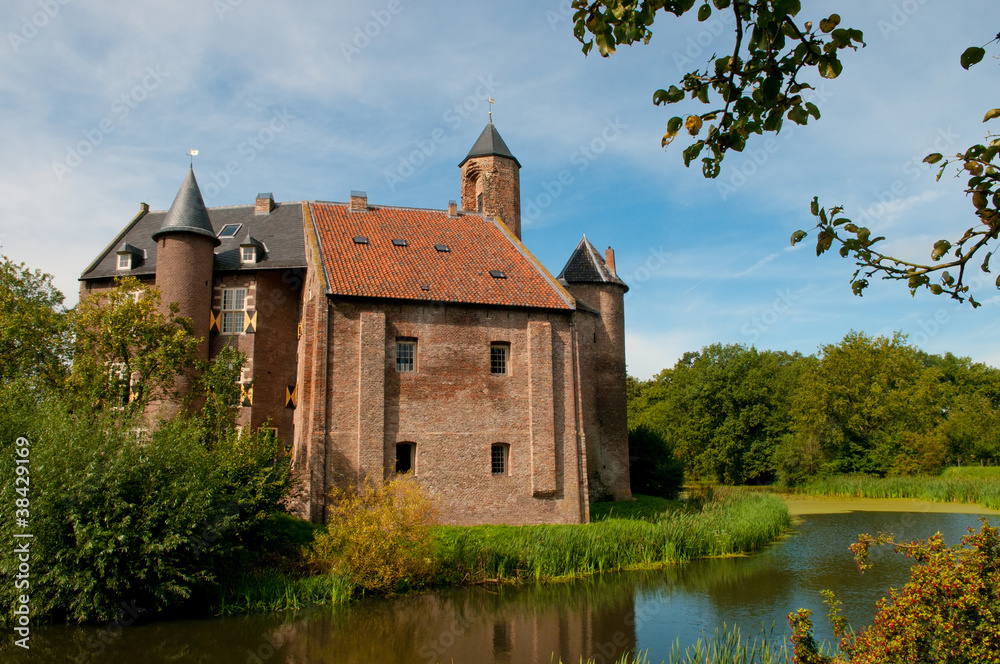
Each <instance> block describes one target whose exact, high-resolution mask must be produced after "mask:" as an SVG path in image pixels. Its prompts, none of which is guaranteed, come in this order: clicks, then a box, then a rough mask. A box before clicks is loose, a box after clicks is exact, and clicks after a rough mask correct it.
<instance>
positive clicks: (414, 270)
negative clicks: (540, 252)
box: [309, 202, 576, 311]
mask: <svg viewBox="0 0 1000 664" xmlns="http://www.w3.org/2000/svg"><path fill="white" fill-rule="evenodd" d="M309 205H310V211H311V213H312V217H313V220H314V223H315V224H316V231H317V235H318V237H319V241H320V250H321V253H322V257H323V265H324V267H325V268H326V273H327V275H328V283H329V292H330V294H332V295H343V296H353V297H373V298H391V299H399V300H424V301H432V302H456V303H467V304H488V305H499V306H513V307H531V308H544V309H562V310H570V311H571V310H573V309H574V308H575V304H576V303H575V301H574V299H573V297H572V296H571V295H570V294H569V293H568V292H567V291H566V290H565V289H564V288H563V286H562V285H561V284H559V282H558V281H556V279H555V278H554V277H553V276H552V275H551V273H549V272H548V270H546V269H545V268H544V267H543V266H542V265H541V264H540V263H539V262H538V259H536V258H535V257H534V256H533V255H532V254H531V252H530V251H528V249H527V248H526V247H525V246H524V245H523V244H522V243H521V242H520V240H518V239H517V238H516V237H514V235H513V234H512V233H511V231H510V230H509V229H508V228H507V227H506V226H504V225H503V224H502V223H500V222H499V221H497V220H496V219H494V218H493V217H489V216H485V215H482V214H475V213H468V212H463V213H461V214H459V215H458V216H456V217H450V216H448V211H447V210H420V209H414V208H397V207H380V206H373V205H370V204H369V207H368V210H367V211H353V212H352V211H349V210H348V206H347V204H345V203H323V202H312V203H310V204H309ZM358 236H361V237H364V238H366V239H367V242H366V243H364V244H359V243H357V242H355V241H354V238H355V237H358ZM394 239H405V240H406V241H407V242H406V246H401V245H396V244H393V240H394ZM437 245H446V246H447V247H448V248H449V249H450V251H440V250H438V249H437V248H436V246H437ZM491 270H499V271H501V272H503V273H504V274H505V275H506V279H495V278H493V277H492V276H490V271H491Z"/></svg>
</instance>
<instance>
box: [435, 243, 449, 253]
mask: <svg viewBox="0 0 1000 664" xmlns="http://www.w3.org/2000/svg"><path fill="white" fill-rule="evenodd" d="M434 248H435V249H437V250H438V251H441V252H449V251H451V247H449V246H448V245H446V244H435V245H434Z"/></svg>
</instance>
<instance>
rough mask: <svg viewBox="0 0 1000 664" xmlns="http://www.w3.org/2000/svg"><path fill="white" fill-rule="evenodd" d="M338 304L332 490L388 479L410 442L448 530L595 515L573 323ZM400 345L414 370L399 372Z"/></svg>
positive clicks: (565, 317)
mask: <svg viewBox="0 0 1000 664" xmlns="http://www.w3.org/2000/svg"><path fill="white" fill-rule="evenodd" d="M331 306H332V308H331V315H330V324H331V330H332V334H331V343H330V347H329V353H328V366H327V372H328V375H329V381H328V389H327V396H328V399H327V404H326V407H327V410H328V412H329V422H330V424H329V431H328V436H327V445H328V454H327V459H326V462H327V477H326V482H327V484H328V486H329V485H333V484H336V485H339V486H344V487H349V486H353V485H356V484H357V483H358V482H359V481H360V480H361V479H362V478H363V476H364V474H365V473H371V474H372V475H373V476H377V477H376V479H379V478H380V477H381V476H388V475H389V474H391V473H392V472H394V470H395V461H396V456H395V454H396V443H402V442H406V443H412V444H414V445H415V450H416V453H415V468H414V474H415V476H416V478H417V479H418V480H419V481H420V482H421V483H422V484H423V485H424V486H425V487H426V488H427V489H428V490H429V491H430V492H431V493H432V494H433V495H435V496H436V497H437V498H438V499H439V501H440V506H441V518H442V521H444V522H446V523H456V524H472V523H543V522H551V523H579V522H581V521H583V520H584V519H585V518H586V506H585V500H582V499H581V490H580V486H581V481H580V474H579V469H580V467H581V465H580V463H581V459H580V452H581V449H580V447H581V440H580V438H579V437H578V435H577V431H578V428H577V424H576V420H577V418H576V415H577V412H576V401H575V390H574V384H575V383H574V374H573V371H574V362H573V338H572V327H571V316H572V314H568V313H556V312H552V313H548V312H541V311H527V310H513V309H499V308H487V307H471V306H459V305H447V306H445V305H440V304H405V303H401V304H394V303H386V302H378V301H371V302H368V301H361V300H347V299H337V298H335V299H333V300H332V305H331ZM399 337H404V338H407V339H416V343H417V351H416V370H415V371H414V372H412V373H407V372H403V373H401V372H398V371H397V370H396V363H395V353H396V339H397V338H399ZM379 340H380V341H381V347H380V348H379V347H378V346H379ZM495 341H502V342H507V343H509V344H510V352H509V357H508V359H509V363H508V373H506V374H504V375H492V374H491V372H490V344H491V342H495ZM379 363H381V372H382V375H381V379H380V377H378V376H376V375H375V372H376V365H377V364H379ZM533 396H534V397H535V398H533ZM380 415H381V418H382V422H381V427H382V428H381V438H379V422H377V421H376V420H377V418H378V417H379V416H380ZM495 443H503V444H506V445H509V458H508V462H509V463H508V472H507V473H506V474H502V475H494V474H493V473H492V468H491V447H492V445H493V444H495ZM379 466H380V468H379ZM378 471H380V472H381V476H378Z"/></svg>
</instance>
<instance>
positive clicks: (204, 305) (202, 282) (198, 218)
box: [152, 169, 221, 360]
mask: <svg viewBox="0 0 1000 664" xmlns="http://www.w3.org/2000/svg"><path fill="white" fill-rule="evenodd" d="M152 237H153V240H155V241H156V285H157V287H159V289H160V295H161V303H162V306H163V308H164V309H166V307H168V306H169V305H170V303H172V302H176V303H177V305H178V307H179V312H178V315H180V316H185V317H187V318H190V319H191V322H192V326H193V329H194V334H195V336H199V337H202V339H204V341H203V342H202V343H201V344H200V345H199V346H198V354H199V356H200V357H201V359H203V360H207V359H208V335H209V326H210V325H211V314H212V266H213V262H214V260H215V248H216V247H217V246H219V244H221V242H220V240H219V238H217V237H216V235H215V231H214V230H212V224H211V222H210V221H209V218H208V210H206V209H205V201H204V199H202V197H201V190H200V189H199V188H198V181H197V180H195V177H194V170H193V169H192V170H189V171H188V174H187V177H186V178H185V179H184V184H182V185H181V188H180V191H178V192H177V197H176V198H174V202H173V205H171V206H170V210H169V211H168V212H167V214H166V216H165V217H164V218H163V224H162V225H161V226H160V229H159V230H157V231H156V232H155V233H153V236H152Z"/></svg>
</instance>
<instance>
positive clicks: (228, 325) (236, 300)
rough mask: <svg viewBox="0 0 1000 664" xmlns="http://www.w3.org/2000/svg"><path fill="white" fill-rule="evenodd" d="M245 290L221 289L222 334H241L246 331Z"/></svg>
mask: <svg viewBox="0 0 1000 664" xmlns="http://www.w3.org/2000/svg"><path fill="white" fill-rule="evenodd" d="M246 304H247V289H246V288H223V289H222V334H243V331H244V330H245V329H246V326H247V321H246Z"/></svg>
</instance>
